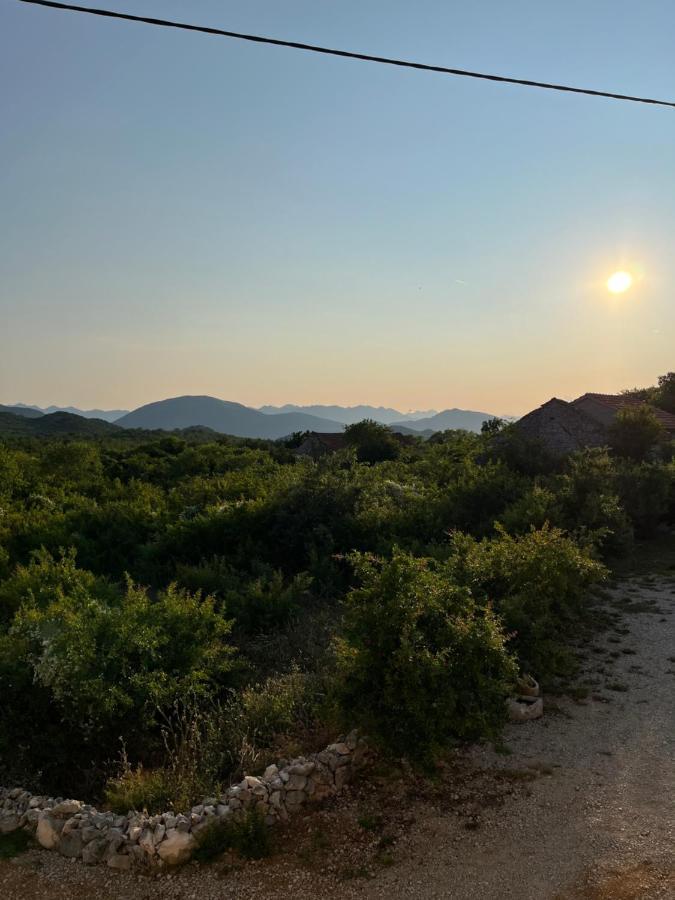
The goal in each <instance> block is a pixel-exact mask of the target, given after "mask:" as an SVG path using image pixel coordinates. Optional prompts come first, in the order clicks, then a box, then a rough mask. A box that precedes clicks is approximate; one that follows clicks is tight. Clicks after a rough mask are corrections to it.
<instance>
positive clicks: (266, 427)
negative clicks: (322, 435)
mask: <svg viewBox="0 0 675 900" xmlns="http://www.w3.org/2000/svg"><path fill="white" fill-rule="evenodd" d="M115 424H116V425H119V426H121V427H122V428H150V429H156V428H162V429H164V430H166V431H170V430H172V429H174V428H190V427H192V426H194V425H204V426H206V427H207V428H212V429H213V430H214V431H218V432H220V433H221V434H231V435H234V436H235V437H250V438H268V439H271V440H274V439H276V438H282V437H286V436H287V435H290V434H293V432H294V431H322V432H327V431H328V432H331V431H333V432H334V431H342V430H343V427H344V426H343V423H342V422H337V421H333V420H331V419H322V418H319V417H318V416H311V415H307V414H306V413H297V412H289V413H276V414H274V415H269V414H266V413H263V412H260V411H259V410H257V409H252V408H251V407H249V406H243V405H242V404H241V403H232V402H229V401H227V400H218V399H217V398H216V397H172V398H171V399H169V400H159V401H157V402H155V403H148V404H146V405H145V406H141V407H139V408H138V409H135V410H134V411H133V412H130V413H128V414H127V415H126V416H122V418H121V419H118V420H117V422H116V423H115Z"/></svg>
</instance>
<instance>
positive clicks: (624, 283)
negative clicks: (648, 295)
mask: <svg viewBox="0 0 675 900" xmlns="http://www.w3.org/2000/svg"><path fill="white" fill-rule="evenodd" d="M632 284H633V276H632V275H631V274H630V272H614V274H613V275H610V276H609V278H608V279H607V290H608V291H609V292H610V293H612V294H623V293H625V291H627V290H628V289H629V288H630V287H631V285H632Z"/></svg>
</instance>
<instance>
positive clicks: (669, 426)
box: [572, 392, 675, 432]
mask: <svg viewBox="0 0 675 900" xmlns="http://www.w3.org/2000/svg"><path fill="white" fill-rule="evenodd" d="M581 400H595V401H596V402H597V403H602V405H603V406H607V407H608V408H609V409H613V410H616V411H617V412H619V410H622V409H628V408H629V407H632V406H649V404H648V403H646V401H645V400H641V399H640V398H639V397H631V395H630V394H595V393H592V392H589V393H587V394H582V395H581V397H577V399H576V400H572V404H573V405H574V404H576V403H579V401H581ZM650 408H651V409H652V411H653V413H654V415H655V416H656V418H657V419H658V420H659V422H660V423H661V425H663V427H664V428H665V429H666V431H670V432H675V415H673V414H672V413H669V412H666V411H665V410H663V409H659V408H658V407H656V406H651V407H650Z"/></svg>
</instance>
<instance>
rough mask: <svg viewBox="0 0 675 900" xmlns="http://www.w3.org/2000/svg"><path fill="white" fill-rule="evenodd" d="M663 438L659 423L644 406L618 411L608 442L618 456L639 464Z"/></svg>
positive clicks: (647, 407) (650, 410) (648, 408)
mask: <svg viewBox="0 0 675 900" xmlns="http://www.w3.org/2000/svg"><path fill="white" fill-rule="evenodd" d="M664 437H665V431H664V429H663V427H662V426H661V423H660V422H659V420H658V419H657V418H656V416H655V415H654V411H653V410H652V409H650V407H649V406H647V405H646V404H644V405H640V406H629V407H628V408H627V409H622V410H619V412H618V413H617V416H616V418H615V420H614V422H613V423H612V425H610V427H609V441H610V445H611V447H612V449H613V450H614V452H615V453H616V454H617V455H619V456H625V457H627V458H628V459H634V460H636V462H641V461H642V460H644V459H646V458H647V456H649V454H650V453H651V452H652V450H654V448H655V447H656V446H657V444H659V443H660V442H661V441H662V440H663V439H664Z"/></svg>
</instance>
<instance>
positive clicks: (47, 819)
mask: <svg viewBox="0 0 675 900" xmlns="http://www.w3.org/2000/svg"><path fill="white" fill-rule="evenodd" d="M62 828H63V822H59V821H58V819H52V818H51V816H49V815H44V814H43V815H42V816H41V817H40V819H39V821H38V824H37V830H36V832H35V837H36V839H37V842H38V844H40V846H41V847H44V848H45V850H54V849H56V847H58V846H59V841H60V840H61V829H62Z"/></svg>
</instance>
